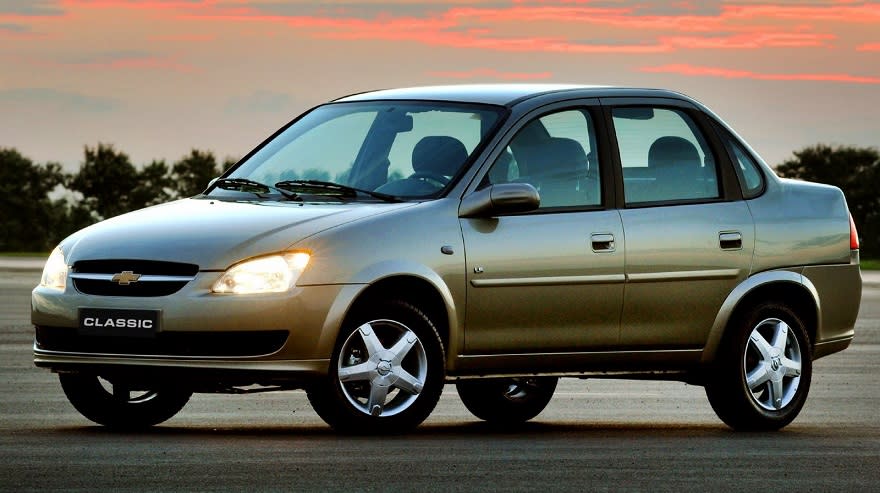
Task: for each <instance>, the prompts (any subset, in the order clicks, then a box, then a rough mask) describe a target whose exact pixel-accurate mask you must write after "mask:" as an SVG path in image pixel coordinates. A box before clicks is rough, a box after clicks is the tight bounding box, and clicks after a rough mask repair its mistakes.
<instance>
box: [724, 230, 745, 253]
mask: <svg viewBox="0 0 880 493" xmlns="http://www.w3.org/2000/svg"><path fill="white" fill-rule="evenodd" d="M718 242H719V245H720V246H721V249H722V250H741V249H742V247H743V236H742V233H740V232H739V231H722V232H721V233H718Z"/></svg>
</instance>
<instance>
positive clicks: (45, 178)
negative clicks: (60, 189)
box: [0, 148, 64, 251]
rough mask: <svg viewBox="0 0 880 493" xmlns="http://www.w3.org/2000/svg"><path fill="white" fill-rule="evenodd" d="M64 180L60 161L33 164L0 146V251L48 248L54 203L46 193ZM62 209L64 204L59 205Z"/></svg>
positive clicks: (50, 244) (49, 247) (9, 149)
mask: <svg viewBox="0 0 880 493" xmlns="http://www.w3.org/2000/svg"><path fill="white" fill-rule="evenodd" d="M63 181H64V173H62V172H61V165H60V164H57V163H48V164H44V165H36V164H34V163H33V161H31V160H30V159H28V158H26V157H24V156H22V155H21V154H20V153H19V152H18V151H17V150H15V149H11V148H0V217H2V220H3V224H2V227H0V251H48V250H49V249H51V248H52V246H54V245H53V244H52V243H51V240H50V239H49V238H50V232H51V231H52V230H53V226H54V224H55V222H54V220H53V219H54V218H55V215H56V214H57V212H58V208H57V206H56V205H55V204H54V203H53V202H52V201H51V200H50V199H49V193H50V192H52V191H53V190H54V189H55V187H57V186H58V185H60V184H62V183H63ZM62 209H63V208H62Z"/></svg>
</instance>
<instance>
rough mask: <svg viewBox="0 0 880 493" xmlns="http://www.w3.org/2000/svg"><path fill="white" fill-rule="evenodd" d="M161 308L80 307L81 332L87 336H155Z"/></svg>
mask: <svg viewBox="0 0 880 493" xmlns="http://www.w3.org/2000/svg"><path fill="white" fill-rule="evenodd" d="M158 330H159V310H114V309H104V308H80V309H79V333H80V334H81V335H86V336H116V337H155V336H156V332H158Z"/></svg>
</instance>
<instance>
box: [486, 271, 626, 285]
mask: <svg viewBox="0 0 880 493" xmlns="http://www.w3.org/2000/svg"><path fill="white" fill-rule="evenodd" d="M623 282H626V276H624V275H623V274H610V275H604V276H552V277H514V278H510V279H471V286H473V287H475V288H486V287H498V286H571V285H576V284H619V283H623Z"/></svg>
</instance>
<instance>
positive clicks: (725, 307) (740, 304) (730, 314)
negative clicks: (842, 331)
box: [701, 271, 822, 364]
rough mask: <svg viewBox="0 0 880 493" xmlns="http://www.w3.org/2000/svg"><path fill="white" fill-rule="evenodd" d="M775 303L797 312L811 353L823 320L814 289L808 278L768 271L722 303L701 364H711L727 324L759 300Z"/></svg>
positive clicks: (757, 276) (746, 281)
mask: <svg viewBox="0 0 880 493" xmlns="http://www.w3.org/2000/svg"><path fill="white" fill-rule="evenodd" d="M769 300H772V301H778V302H782V303H785V304H786V305H787V306H789V307H790V308H791V309H792V310H794V311H795V312H797V314H798V315H799V316H800V317H801V320H803V322H804V324H805V325H806V330H807V334H808V335H809V337H810V344H811V347H810V352H811V353H812V351H813V349H814V348H815V341H816V334H818V333H819V329H820V327H819V325H820V324H821V323H822V321H821V320H822V319H821V317H820V316H819V314H820V313H821V306H820V302H819V294H818V291H817V290H816V287H815V286H814V285H813V283H812V282H810V280H809V279H807V278H806V277H804V276H803V275H801V274H800V273H798V272H793V271H767V272H761V273H759V274H756V275H754V276H751V277H749V278H748V279H746V280H745V281H743V282H742V283H741V284H740V285H739V286H737V287H736V288H735V289H734V290H733V291H732V292H731V293H730V294H729V295H728V296H727V299H726V300H724V303H723V304H722V305H721V309H720V310H719V311H718V315H717V316H716V317H715V322H714V323H713V324H712V329H711V331H710V332H709V337H708V339H707V341H706V346H705V348H704V349H703V355H702V358H701V362H702V363H703V364H710V363H712V362H714V361H715V359H716V356H717V354H718V350H719V348H720V347H721V341H722V339H723V338H724V334H725V333H726V332H727V328H728V326H729V325H730V322H731V321H733V320H736V318H737V317H738V316H739V315H740V314H741V313H742V312H743V310H746V309H748V308H749V307H750V306H753V305H754V304H755V303H758V302H760V301H769Z"/></svg>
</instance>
